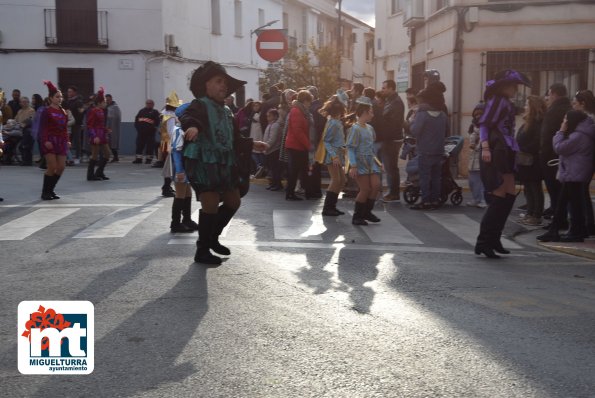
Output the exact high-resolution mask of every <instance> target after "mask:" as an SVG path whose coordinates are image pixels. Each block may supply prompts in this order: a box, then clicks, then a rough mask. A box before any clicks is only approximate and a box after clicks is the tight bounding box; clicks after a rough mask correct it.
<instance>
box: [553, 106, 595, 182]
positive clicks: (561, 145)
mask: <svg viewBox="0 0 595 398" xmlns="http://www.w3.org/2000/svg"><path fill="white" fill-rule="evenodd" d="M553 147H554V151H555V152H556V153H557V154H558V158H559V159H560V164H559V165H558V175H557V176H556V178H557V179H558V180H559V181H560V182H587V181H590V180H591V177H592V176H593V150H594V148H595V124H594V122H593V120H592V119H591V118H590V117H588V118H586V119H585V120H583V121H582V122H581V123H579V125H578V126H577V127H576V130H575V131H573V132H572V133H570V134H568V135H567V134H566V133H563V132H561V131H558V132H557V133H556V135H555V136H554V139H553Z"/></svg>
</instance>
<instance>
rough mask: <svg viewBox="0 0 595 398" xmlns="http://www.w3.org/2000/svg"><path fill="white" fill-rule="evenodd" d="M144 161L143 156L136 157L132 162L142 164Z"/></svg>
mask: <svg viewBox="0 0 595 398" xmlns="http://www.w3.org/2000/svg"><path fill="white" fill-rule="evenodd" d="M142 162H143V159H142V158H136V159H134V160H133V161H132V163H134V164H141V163H142Z"/></svg>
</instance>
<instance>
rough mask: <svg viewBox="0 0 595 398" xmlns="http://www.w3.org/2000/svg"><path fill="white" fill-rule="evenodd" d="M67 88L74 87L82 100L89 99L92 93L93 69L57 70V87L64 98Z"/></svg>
mask: <svg viewBox="0 0 595 398" xmlns="http://www.w3.org/2000/svg"><path fill="white" fill-rule="evenodd" d="M69 86H76V87H77V88H78V93H79V94H80V95H81V96H82V97H83V99H87V98H89V96H90V95H91V94H93V92H94V90H93V87H94V78H93V69H85V68H58V87H59V88H60V90H61V91H62V93H64V96H66V90H67V89H68V87H69Z"/></svg>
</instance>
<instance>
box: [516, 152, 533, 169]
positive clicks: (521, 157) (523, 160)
mask: <svg viewBox="0 0 595 398" xmlns="http://www.w3.org/2000/svg"><path fill="white" fill-rule="evenodd" d="M515 160H516V164H517V166H533V155H532V154H530V153H527V152H521V151H519V152H517V153H516V155H515Z"/></svg>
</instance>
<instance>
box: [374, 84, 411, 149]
mask: <svg viewBox="0 0 595 398" xmlns="http://www.w3.org/2000/svg"><path fill="white" fill-rule="evenodd" d="M404 120H405V104H403V100H402V99H401V97H399V95H398V94H397V93H395V94H393V95H391V96H390V97H388V98H387V99H386V101H385V103H384V109H383V110H382V117H380V118H378V121H374V129H375V131H376V141H378V142H384V141H394V140H402V139H403V122H404Z"/></svg>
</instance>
